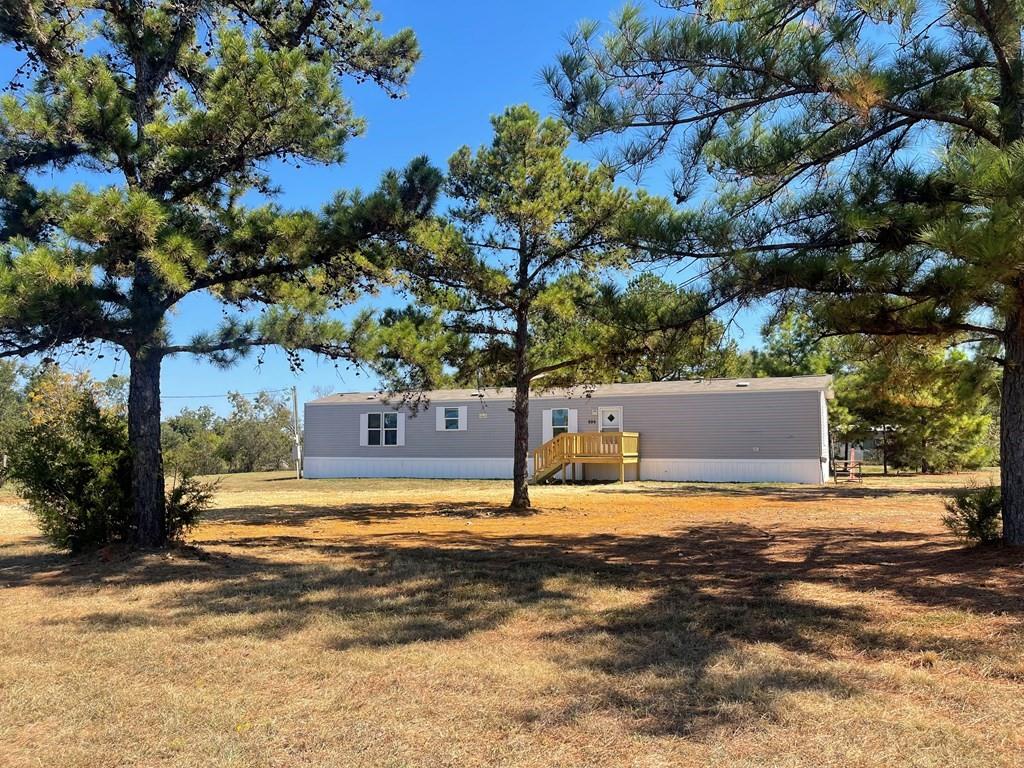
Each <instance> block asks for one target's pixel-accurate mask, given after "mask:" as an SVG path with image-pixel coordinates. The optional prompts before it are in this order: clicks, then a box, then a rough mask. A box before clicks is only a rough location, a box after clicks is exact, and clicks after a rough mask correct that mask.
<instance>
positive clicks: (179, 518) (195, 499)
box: [167, 475, 217, 540]
mask: <svg viewBox="0 0 1024 768" xmlns="http://www.w3.org/2000/svg"><path fill="white" fill-rule="evenodd" d="M216 490H217V482H216V481H212V482H202V481H200V480H197V479H196V478H194V477H190V476H188V475H185V476H183V477H182V478H181V479H180V480H178V481H177V482H175V484H174V485H173V486H172V487H171V490H170V491H168V492H167V535H168V537H169V538H170V539H172V540H178V539H180V538H181V537H182V536H184V535H185V534H186V533H187V532H188V531H190V530H191V529H192V528H194V527H195V525H196V524H197V523H198V522H199V517H200V515H201V514H202V513H203V510H205V509H207V508H209V506H210V502H211V501H212V500H213V494H214V492H216Z"/></svg>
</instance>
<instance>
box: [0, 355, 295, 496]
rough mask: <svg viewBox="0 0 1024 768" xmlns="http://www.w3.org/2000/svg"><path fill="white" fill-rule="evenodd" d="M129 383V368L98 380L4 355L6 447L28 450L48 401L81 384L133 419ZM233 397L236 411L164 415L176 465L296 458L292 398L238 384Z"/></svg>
mask: <svg viewBox="0 0 1024 768" xmlns="http://www.w3.org/2000/svg"><path fill="white" fill-rule="evenodd" d="M58 385H59V386H58ZM127 388H128V380H127V378H126V377H124V376H111V377H110V378H108V379H105V380H101V381H96V380H93V379H92V378H91V377H89V376H88V375H85V374H78V375H72V374H68V373H64V372H61V371H60V369H59V368H58V367H57V366H55V365H52V364H43V365H38V366H36V365H27V364H24V363H19V362H14V361H10V360H0V455H3V456H13V455H16V454H17V455H24V452H23V451H20V452H19V451H18V450H17V448H18V447H19V443H20V442H23V441H24V436H25V435H24V430H25V428H26V427H27V426H29V425H31V424H32V423H33V421H32V420H33V416H34V413H35V412H36V411H39V410H40V408H41V403H43V402H44V401H45V400H56V401H57V403H56V405H57V407H59V403H60V402H65V401H74V400H75V398H74V397H73V396H72V394H73V393H75V392H78V393H82V392H85V393H87V394H88V396H89V398H91V399H92V400H94V401H95V406H96V409H97V411H98V412H102V413H103V414H104V418H107V419H112V420H114V421H115V422H117V423H120V424H121V425H122V426H124V425H126V424H127V418H128V394H127ZM44 393H45V397H44ZM228 402H229V404H230V412H229V413H228V414H227V415H225V416H221V415H218V414H217V413H216V412H215V411H214V410H213V409H212V408H210V407H208V406H202V407H200V408H195V409H192V408H185V409H183V410H181V411H180V412H179V413H177V414H176V415H174V416H170V417H168V418H166V419H165V420H164V421H163V423H162V424H161V435H160V439H161V444H162V446H163V450H164V454H165V457H166V458H165V460H166V463H167V467H168V469H169V470H170V472H171V473H173V474H174V475H176V476H177V477H179V478H180V477H192V476H196V475H216V474H222V473H226V472H259V471H264V470H274V469H283V468H285V467H288V466H289V465H290V464H291V462H292V461H293V451H294V446H295V431H294V425H293V420H292V410H291V405H290V403H289V402H288V400H287V398H285V397H282V396H279V395H276V394H272V393H268V392H260V393H259V394H257V395H255V396H252V397H247V396H245V395H242V394H240V393H238V392H232V393H229V394H228ZM37 447H39V446H37ZM125 450H127V446H125ZM40 451H41V455H42V458H44V459H45V457H46V455H47V454H46V451H45V450H43V449H42V448H41V447H40Z"/></svg>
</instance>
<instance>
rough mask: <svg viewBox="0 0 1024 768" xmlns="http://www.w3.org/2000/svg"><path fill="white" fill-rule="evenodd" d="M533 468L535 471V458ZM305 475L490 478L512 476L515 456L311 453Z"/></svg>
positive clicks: (306, 463)
mask: <svg viewBox="0 0 1024 768" xmlns="http://www.w3.org/2000/svg"><path fill="white" fill-rule="evenodd" d="M529 463H530V465H531V466H530V470H531V471H532V469H533V467H532V463H533V462H532V461H531V462H529ZM302 470H303V474H304V475H305V477H309V478H326V477H422V478H438V479H464V480H488V479H508V478H511V477H512V459H409V458H395V457H379V458H357V457H333V456H331V457H327V456H307V457H306V458H305V459H303V461H302Z"/></svg>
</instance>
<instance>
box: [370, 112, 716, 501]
mask: <svg viewBox="0 0 1024 768" xmlns="http://www.w3.org/2000/svg"><path fill="white" fill-rule="evenodd" d="M492 122H493V125H494V137H493V140H492V142H491V144H490V145H488V146H483V147H480V148H479V149H478V150H477V151H476V152H473V151H472V150H471V149H470V148H469V147H463V148H462V149H460V150H459V151H458V152H456V153H455V154H454V155H453V156H452V158H451V159H450V161H449V164H448V174H447V179H446V182H445V192H446V194H447V195H448V197H449V198H450V199H451V208H450V210H449V211H448V213H447V215H446V216H445V217H443V218H442V217H437V218H435V219H433V220H431V221H429V222H428V223H425V224H422V225H420V226H418V227H417V228H416V229H415V237H414V238H412V239H411V240H410V241H409V242H408V243H407V247H406V249H405V252H404V256H403V257H402V260H401V263H400V268H401V270H402V271H403V272H404V273H405V274H406V275H407V284H408V287H409V289H410V290H411V291H412V292H413V294H414V295H415V296H416V298H417V300H418V302H417V304H416V305H415V306H411V307H407V308H405V309H403V310H399V311H392V312H389V313H386V314H385V316H384V318H383V322H382V333H381V335H380V337H379V338H380V343H381V345H382V347H383V350H384V352H383V354H382V356H381V358H380V359H379V360H378V367H379V369H380V371H381V372H382V374H383V375H384V377H385V379H387V380H388V381H390V382H391V383H392V387H393V388H394V389H396V390H402V391H409V390H420V389H429V388H432V387H436V386H439V385H443V384H445V383H449V382H451V381H453V380H455V381H463V382H464V381H466V380H467V379H468V380H469V381H470V382H472V383H480V384H483V385H499V386H510V387H512V388H513V389H514V392H515V403H514V413H515V438H514V451H513V455H514V462H513V476H514V479H513V483H514V487H513V496H512V507H514V508H526V507H529V505H530V496H529V488H528V484H527V482H528V475H527V456H528V447H529V434H528V416H529V396H530V389H531V386H534V387H537V386H541V387H553V386H556V385H563V384H573V383H580V382H581V381H582V380H586V379H589V378H593V377H595V376H602V375H604V371H606V370H607V366H609V365H612V366H614V365H616V364H617V361H618V360H620V359H621V358H622V356H623V355H626V354H628V353H629V350H631V349H634V348H636V347H637V346H638V345H639V344H640V342H641V341H642V340H643V339H644V338H645V337H646V334H647V331H648V330H649V329H647V328H641V327H635V328H631V327H629V326H628V324H624V323H622V322H619V319H621V318H619V317H617V316H616V315H615V311H616V306H617V304H616V302H615V301H614V296H615V292H614V291H610V292H609V291H604V292H601V291H598V290H596V284H597V283H598V282H600V278H601V277H602V275H608V274H610V273H611V272H613V271H614V270H616V269H620V268H625V267H626V266H628V264H629V263H630V262H631V261H632V260H634V259H637V258H642V257H650V255H651V254H652V253H655V252H657V249H658V248H659V247H660V242H661V241H660V240H659V239H658V238H661V237H663V236H664V233H665V232H670V231H673V230H674V228H675V226H676V225H675V224H674V223H673V222H672V219H673V218H674V214H673V212H672V210H671V206H670V205H669V204H668V202H667V201H665V200H663V199H661V198H654V197H650V196H648V195H646V194H644V193H643V192H631V191H629V190H627V189H625V188H623V187H617V186H616V185H615V183H614V180H613V176H612V174H611V173H610V172H609V170H608V169H607V168H603V167H598V168H591V167H589V166H587V165H586V164H585V163H581V162H577V161H574V160H570V159H569V158H567V157H566V150H567V149H568V146H569V135H568V131H567V130H566V129H565V128H564V127H563V126H562V125H561V124H559V123H558V122H556V121H555V120H552V119H541V118H540V116H539V115H538V114H537V113H536V112H534V111H533V110H531V109H529V108H528V107H525V106H518V107H511V108H509V109H507V110H506V111H505V112H504V113H503V114H502V115H500V116H498V117H496V118H494V119H493V121H492ZM651 233H654V234H655V235H656V237H653V238H652V237H651ZM602 296H603V298H602ZM711 310H712V308H711V307H709V306H708V305H707V303H706V302H705V301H703V300H700V301H694V302H693V303H688V304H686V305H685V306H684V307H682V308H681V311H680V312H679V313H678V314H677V315H676V316H675V317H673V318H672V323H674V325H676V326H677V327H686V326H688V325H690V324H692V323H694V322H697V321H699V320H700V319H702V318H704V317H706V316H707V315H708V314H710V312H711ZM663 319H664V318H663ZM665 322H666V323H668V321H667V320H665ZM556 329H557V330H556Z"/></svg>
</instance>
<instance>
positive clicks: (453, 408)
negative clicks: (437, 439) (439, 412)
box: [442, 405, 462, 432]
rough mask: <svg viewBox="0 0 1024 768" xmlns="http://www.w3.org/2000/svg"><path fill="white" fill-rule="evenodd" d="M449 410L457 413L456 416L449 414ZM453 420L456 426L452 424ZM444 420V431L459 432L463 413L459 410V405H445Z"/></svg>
mask: <svg viewBox="0 0 1024 768" xmlns="http://www.w3.org/2000/svg"><path fill="white" fill-rule="evenodd" d="M449 411H454V412H455V415H454V416H449V415H448V413H449ZM453 420H454V422H455V426H454V427H453V426H451V424H452V421H453ZM442 421H444V431H445V432H458V431H459V430H460V429H462V413H461V411H460V410H459V407H458V406H447V405H446V406H444V407H443V416H442Z"/></svg>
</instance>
